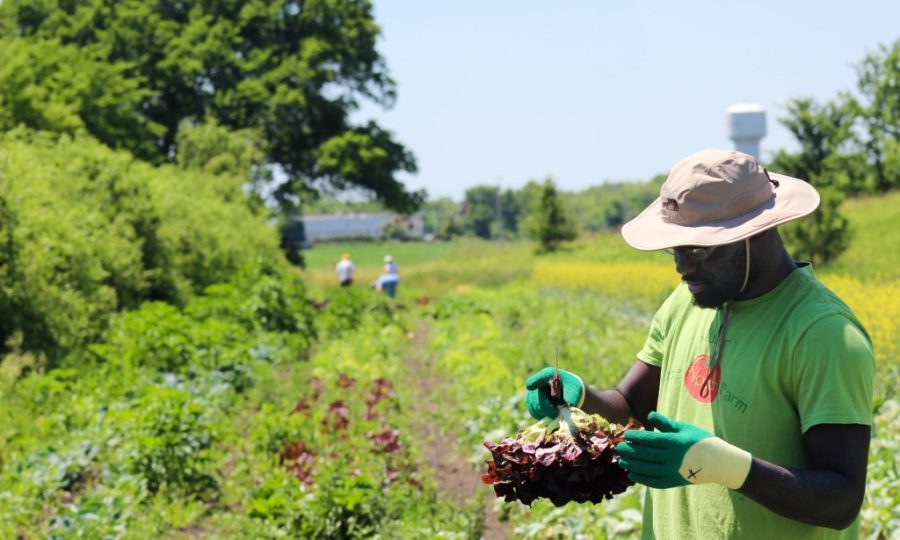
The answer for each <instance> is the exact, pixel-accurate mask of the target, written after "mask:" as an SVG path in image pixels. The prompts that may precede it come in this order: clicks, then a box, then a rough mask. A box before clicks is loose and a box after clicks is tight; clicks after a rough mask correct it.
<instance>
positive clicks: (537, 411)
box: [525, 367, 584, 420]
mask: <svg viewBox="0 0 900 540" xmlns="http://www.w3.org/2000/svg"><path fill="white" fill-rule="evenodd" d="M556 371H557V370H556V368H552V367H546V368H544V369H542V370H540V371H538V372H537V373H535V374H534V375H532V376H531V377H528V380H527V381H525V388H527V389H528V392H527V393H526V394H525V404H526V405H528V412H529V413H531V416H533V417H535V418H537V419H538V420H543V419H544V418H556V416H557V415H558V414H559V409H558V408H557V407H556V405H554V404H553V402H552V401H551V400H550V379H552V378H553V375H555V374H556ZM559 382H560V386H561V387H562V393H563V399H564V400H565V401H566V403H568V404H569V405H572V406H574V407H581V404H582V403H584V383H583V382H581V378H580V377H578V375H575V374H574V373H569V372H568V371H564V370H562V369H560V370H559Z"/></svg>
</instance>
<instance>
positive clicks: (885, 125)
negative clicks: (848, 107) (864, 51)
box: [857, 39, 900, 192]
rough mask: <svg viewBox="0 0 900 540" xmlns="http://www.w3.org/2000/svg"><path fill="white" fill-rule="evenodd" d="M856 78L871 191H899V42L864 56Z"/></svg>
mask: <svg viewBox="0 0 900 540" xmlns="http://www.w3.org/2000/svg"><path fill="white" fill-rule="evenodd" d="M857 74H858V76H859V79H858V82H857V88H859V91H860V93H861V94H862V100H861V101H862V106H861V109H862V110H861V118H862V122H863V124H864V125H865V128H866V132H867V134H868V140H867V141H866V145H865V146H866V150H867V152H868V155H869V157H870V159H871V161H872V164H873V167H874V177H875V182H874V188H875V190H876V191H878V192H883V191H887V190H889V189H895V188H897V187H900V39H898V40H896V41H894V43H893V44H892V45H890V46H887V45H881V46H879V48H878V50H877V51H876V52H873V53H870V54H868V55H866V57H865V58H864V59H863V61H862V62H861V63H860V64H859V66H857Z"/></svg>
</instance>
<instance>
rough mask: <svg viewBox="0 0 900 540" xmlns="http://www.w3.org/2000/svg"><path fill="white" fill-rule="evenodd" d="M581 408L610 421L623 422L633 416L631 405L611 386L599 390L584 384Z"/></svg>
mask: <svg viewBox="0 0 900 540" xmlns="http://www.w3.org/2000/svg"><path fill="white" fill-rule="evenodd" d="M581 408H582V410H584V411H585V412H587V413H590V414H599V415H600V416H602V417H603V418H606V419H607V420H609V421H610V422H616V423H618V424H624V423H626V422H627V421H628V418H630V417H632V416H634V414H633V413H632V411H631V406H630V405H629V404H628V401H627V400H626V399H625V397H624V396H623V395H622V393H621V392H619V390H617V389H615V388H612V389H609V390H600V389H597V388H594V387H593V386H587V385H585V390H584V403H583V404H582V405H581Z"/></svg>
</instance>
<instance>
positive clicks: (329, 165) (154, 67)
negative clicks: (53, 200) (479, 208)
mask: <svg viewBox="0 0 900 540" xmlns="http://www.w3.org/2000/svg"><path fill="white" fill-rule="evenodd" d="M379 33H380V29H379V27H378V25H377V24H376V23H375V20H374V16H373V13H372V4H371V2H370V1H368V0H305V1H285V2H265V1H263V0H243V1H231V0H216V1H204V2H198V1H193V0H189V1H177V2H173V1H159V2H144V1H142V0H123V1H121V2H112V3H110V2H106V1H103V0H75V1H70V0H48V1H42V2H37V3H35V2H31V1H27V0H6V1H4V2H2V3H0V56H2V58H3V59H4V61H3V65H2V66H0V131H2V130H8V129H11V128H14V127H16V126H20V125H24V126H27V127H29V128H32V129H35V130H41V131H48V132H53V133H60V134H69V135H72V134H74V133H76V132H78V131H80V130H83V131H86V132H88V133H90V134H91V135H93V136H94V137H96V138H97V139H98V140H99V141H101V142H102V143H104V144H106V145H107V146H109V147H112V148H117V149H124V150H128V151H129V152H131V153H132V154H133V155H134V156H135V157H137V158H139V159H141V160H144V161H147V162H149V163H153V164H155V165H160V164H164V163H172V162H175V161H176V160H177V159H178V155H179V153H180V152H181V148H180V141H179V138H178V134H179V130H180V129H181V126H182V124H183V123H184V122H191V123H194V124H203V123H208V122H214V123H215V124H216V125H217V126H221V127H224V128H226V129H228V130H229V131H231V132H235V133H242V134H243V135H244V137H245V138H247V139H248V140H252V141H253V143H254V145H255V146H256V147H257V148H258V149H259V150H260V151H261V152H262V155H263V158H264V159H263V169H261V170H260V171H259V172H260V173H261V174H258V175H257V177H256V180H257V181H258V183H260V184H266V185H265V190H266V193H271V194H272V196H273V197H274V199H275V200H276V201H277V202H278V204H279V205H280V207H281V209H282V210H283V211H284V213H285V214H286V215H287V214H290V213H291V212H294V211H296V210H297V208H298V206H299V205H300V204H301V203H302V202H303V201H304V200H306V199H309V198H314V196H315V194H316V193H318V192H319V191H321V190H323V189H337V190H344V189H357V190H361V191H363V192H364V193H367V194H368V195H369V196H371V197H373V198H374V199H376V200H378V201H380V202H381V203H382V204H384V205H385V206H386V207H388V208H390V209H392V210H396V211H400V212H409V211H411V210H414V209H416V208H417V207H418V206H419V205H420V204H421V202H422V201H423V200H424V197H425V194H424V192H417V191H409V190H407V189H406V188H405V186H404V185H403V184H402V183H401V182H399V181H398V180H397V179H396V177H395V174H396V173H397V172H399V171H407V172H413V171H415V170H416V162H415V158H414V156H413V155H412V153H411V152H409V151H408V150H407V149H406V148H405V147H404V146H403V145H402V144H401V143H399V142H398V141H396V140H395V138H394V137H393V135H392V134H391V133H390V132H389V131H387V130H385V129H383V128H382V127H380V126H379V125H378V124H376V123H374V122H367V123H365V124H361V125H354V124H352V123H351V122H350V114H351V113H352V112H353V111H355V110H357V109H358V108H359V103H360V101H361V100H370V101H372V102H374V103H376V104H379V105H382V106H384V107H390V106H391V105H392V104H393V102H394V100H395V97H396V88H395V86H396V85H395V83H394V81H393V80H392V79H391V77H390V76H389V74H388V70H387V67H386V65H385V61H384V59H383V58H382V57H381V55H380V54H379V53H378V51H377V50H376V47H375V45H376V40H377V38H378V36H379ZM273 173H277V174H273Z"/></svg>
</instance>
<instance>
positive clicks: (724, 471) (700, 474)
mask: <svg viewBox="0 0 900 540" xmlns="http://www.w3.org/2000/svg"><path fill="white" fill-rule="evenodd" d="M647 426H648V427H654V428H656V429H658V430H659V431H639V430H631V431H628V432H626V433H625V435H624V438H625V442H621V443H619V444H617V445H616V450H617V451H618V452H619V467H622V468H623V469H625V470H626V471H628V478H630V479H631V480H633V481H635V482H637V483H639V484H644V485H647V486H650V487H652V488H660V489H665V488H670V487H678V486H685V485H687V484H708V483H716V484H721V485H723V486H725V487H727V488H729V489H738V488H740V487H741V486H742V485H744V481H745V480H746V479H747V475H748V474H750V464H751V463H752V462H753V456H751V455H750V453H749V452H747V451H745V450H741V449H740V448H738V447H737V446H733V445H730V444H728V443H727V442H725V441H724V440H722V439H720V438H718V437H716V436H714V435H712V434H711V433H707V432H706V431H703V430H702V429H700V428H698V427H697V426H694V425H691V424H686V423H684V422H678V421H675V420H669V419H668V418H666V417H665V416H663V415H661V414H659V413H658V412H655V411H654V412H652V413H650V416H649V417H648V418H647Z"/></svg>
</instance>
